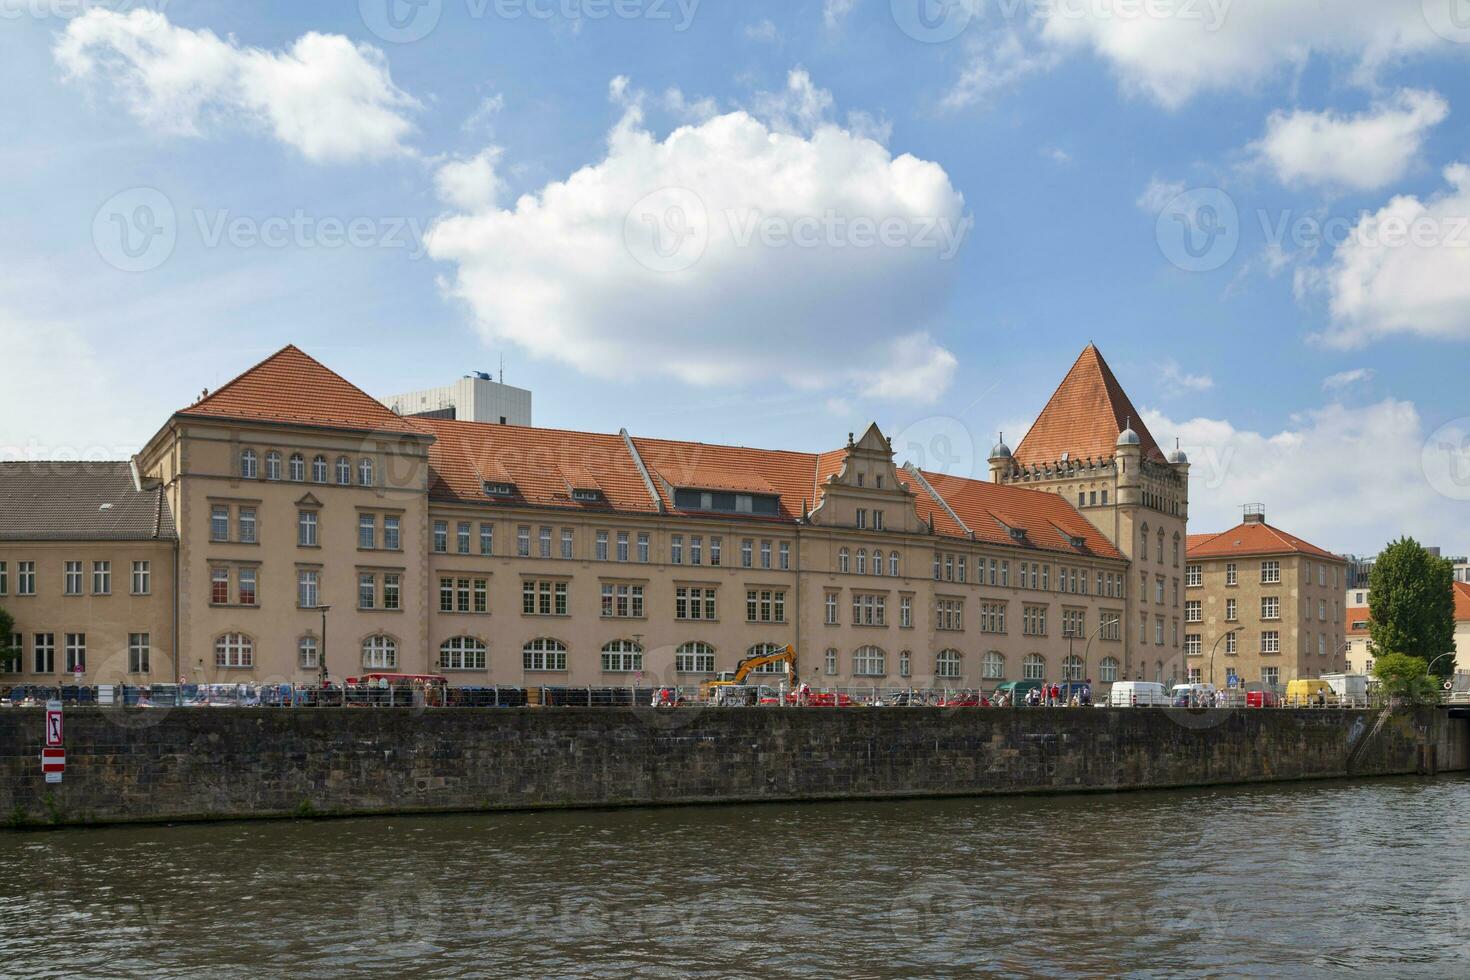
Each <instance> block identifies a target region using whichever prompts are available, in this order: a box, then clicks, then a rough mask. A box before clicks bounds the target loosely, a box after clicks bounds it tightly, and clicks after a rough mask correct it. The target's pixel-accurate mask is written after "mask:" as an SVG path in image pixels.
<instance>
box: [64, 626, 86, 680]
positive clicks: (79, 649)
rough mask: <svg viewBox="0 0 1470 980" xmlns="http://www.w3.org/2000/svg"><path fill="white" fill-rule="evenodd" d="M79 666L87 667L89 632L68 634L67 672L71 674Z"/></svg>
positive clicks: (83, 669) (84, 668)
mask: <svg viewBox="0 0 1470 980" xmlns="http://www.w3.org/2000/svg"><path fill="white" fill-rule="evenodd" d="M78 667H80V668H81V669H82V671H83V672H85V671H86V669H87V634H86V633H68V634H66V672H67V673H68V674H70V673H71V672H73V671H74V670H76V669H77V668H78Z"/></svg>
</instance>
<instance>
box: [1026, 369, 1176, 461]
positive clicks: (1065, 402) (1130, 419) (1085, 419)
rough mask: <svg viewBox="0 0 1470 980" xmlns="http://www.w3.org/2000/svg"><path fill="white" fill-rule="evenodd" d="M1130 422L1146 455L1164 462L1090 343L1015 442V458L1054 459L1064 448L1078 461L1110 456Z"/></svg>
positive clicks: (1134, 409)
mask: <svg viewBox="0 0 1470 980" xmlns="http://www.w3.org/2000/svg"><path fill="white" fill-rule="evenodd" d="M1130 424H1131V425H1132V426H1133V431H1134V432H1137V433H1138V438H1139V440H1140V441H1141V442H1142V444H1143V455H1144V457H1145V458H1147V459H1151V460H1154V461H1155V462H1159V463H1162V462H1165V458H1164V454H1163V452H1162V451H1160V449H1159V444H1158V443H1157V442H1155V441H1154V437H1153V436H1152V435H1151V434H1150V433H1149V431H1148V426H1146V425H1144V424H1143V418H1142V416H1140V415H1139V413H1138V410H1137V409H1136V408H1134V407H1133V403H1132V402H1131V401H1129V400H1128V395H1127V393H1126V392H1124V391H1123V386H1122V385H1120V384H1118V379H1117V378H1116V377H1114V376H1113V370H1112V368H1110V367H1108V362H1107V361H1104V360H1103V356H1102V353H1101V352H1100V351H1098V349H1097V347H1095V346H1094V345H1092V344H1088V345H1087V347H1086V348H1085V349H1084V350H1083V351H1082V353H1081V354H1080V355H1079V356H1078V358H1077V362H1076V363H1075V364H1073V365H1072V369H1071V370H1070V371H1068V372H1067V376H1066V377H1065V378H1063V379H1062V383H1061V384H1060V385H1058V386H1057V390H1056V392H1055V393H1053V394H1052V396H1051V400H1050V401H1048V402H1047V403H1046V407H1045V408H1044V409H1042V410H1041V414H1040V415H1038V416H1037V417H1036V422H1035V423H1034V424H1032V426H1031V430H1030V431H1029V432H1027V433H1026V438H1024V439H1022V440H1021V444H1020V445H1019V446H1017V447H1016V450H1015V453H1014V458H1015V460H1016V462H1017V463H1020V464H1021V465H1022V466H1035V465H1042V464H1046V463H1055V462H1056V461H1057V460H1059V459H1061V458H1062V455H1063V454H1064V453H1065V454H1068V455H1069V458H1071V459H1074V460H1076V459H1087V458H1088V457H1091V458H1094V459H1110V458H1112V457H1113V455H1114V454H1115V452H1116V449H1117V445H1118V436H1119V435H1120V434H1121V433H1122V431H1123V430H1124V428H1126V427H1127V426H1128V425H1130Z"/></svg>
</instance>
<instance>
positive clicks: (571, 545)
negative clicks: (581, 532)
mask: <svg viewBox="0 0 1470 980" xmlns="http://www.w3.org/2000/svg"><path fill="white" fill-rule="evenodd" d="M576 544H577V539H576V538H575V537H574V536H573V534H572V529H571V528H569V527H564V528H562V529H561V557H562V560H563V561H571V560H572V555H573V554H575V553H576Z"/></svg>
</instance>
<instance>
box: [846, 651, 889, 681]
mask: <svg viewBox="0 0 1470 980" xmlns="http://www.w3.org/2000/svg"><path fill="white" fill-rule="evenodd" d="M886 659H887V658H886V656H885V654H884V653H883V650H882V649H881V648H880V647H875V646H865V647H858V648H857V650H855V651H854V652H853V655H852V674H853V676H854V677H882V676H884V675H885V674H887V673H888V670H887V667H886V665H885V664H884V660H886Z"/></svg>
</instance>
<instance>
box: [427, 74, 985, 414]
mask: <svg viewBox="0 0 1470 980" xmlns="http://www.w3.org/2000/svg"><path fill="white" fill-rule="evenodd" d="M622 88H623V90H624V91H626V89H627V86H626V85H623V86H622ZM764 105H765V107H766V108H767V109H772V110H774V115H775V116H776V117H778V118H777V120H776V121H771V120H762V119H759V118H757V117H756V116H755V115H752V114H751V113H749V112H745V111H735V112H729V113H725V114H723V115H719V116H715V117H713V118H710V119H707V120H704V121H702V122H699V123H698V124H692V125H685V126H682V127H680V128H678V129H676V130H674V131H673V132H672V133H669V134H668V135H667V136H665V137H662V138H660V137H659V136H658V135H655V134H654V133H653V132H650V131H649V130H648V129H647V127H646V125H645V123H644V122H643V117H642V113H641V111H640V110H639V108H638V107H637V106H636V105H635V106H630V107H629V108H628V109H627V110H626V112H625V115H624V117H623V119H622V120H621V121H620V122H619V123H618V125H617V126H615V127H614V129H613V130H612V132H611V134H610V135H609V138H608V143H607V151H606V154H605V156H604V157H603V158H602V159H601V160H598V161H596V162H594V163H591V164H588V165H587V166H584V167H582V168H581V169H579V170H577V171H576V172H575V173H573V174H571V175H570V176H569V177H567V178H566V179H565V180H559V181H554V182H552V183H549V184H547V185H546V186H544V187H542V188H541V189H540V190H539V191H536V192H534V193H530V194H526V195H524V196H523V197H521V198H520V200H518V201H516V202H515V204H514V206H506V207H501V208H492V209H489V210H484V211H476V212H473V213H466V214H458V215H454V216H451V217H449V218H446V219H445V220H443V221H442V222H440V223H439V224H438V225H437V226H435V228H434V229H433V230H432V231H431V233H430V236H429V248H430V254H431V255H433V256H434V257H435V258H436V259H438V260H441V261H443V262H447V263H451V264H452V265H453V267H454V271H453V274H452V275H451V276H450V277H448V278H447V280H446V288H447V290H448V291H449V292H450V293H451V294H452V295H453V296H455V297H457V298H459V299H461V300H462V301H463V302H464V303H465V304H467V306H468V308H469V309H470V311H472V313H473V314H474V316H475V318H476V320H477V322H478V324H479V326H480V328H481V331H482V333H483V334H484V336H485V337H486V338H487V339H488V340H493V341H506V340H509V341H512V342H514V343H517V344H519V345H521V346H522V347H524V348H526V349H528V350H530V351H531V352H533V353H534V354H537V355H540V356H543V357H548V358H554V359H556V360H560V361H563V362H565V363H568V364H571V365H573V366H574V367H576V368H578V369H580V370H582V371H584V372H587V373H589V374H594V375H599V376H613V377H650V376H668V377H674V378H677V379H680V380H682V381H685V382H688V383H695V384H708V385H715V384H718V385H750V384H751V383H754V382H763V381H779V382H782V383H787V384H791V385H793V386H798V387H800V388H802V389H804V390H823V389H826V390H828V391H833V389H840V390H838V391H835V392H833V393H834V394H836V395H839V396H841V395H849V394H850V395H868V396H873V397H879V398H898V399H915V400H920V401H929V400H933V399H934V398H937V397H938V396H939V395H940V394H941V393H942V391H943V390H944V388H945V387H946V386H947V385H948V384H949V381H950V378H951V377H952V375H953V373H954V368H955V359H954V356H953V355H952V354H951V353H950V352H949V351H947V350H945V349H944V348H943V347H942V346H941V345H940V344H939V343H938V342H936V341H935V340H934V339H933V337H932V336H930V334H929V332H928V331H929V324H930V321H932V320H933V319H934V317H935V316H936V314H937V313H938V312H939V311H940V310H941V308H942V307H943V304H944V299H945V296H946V293H947V291H948V289H949V287H950V285H951V283H952V280H953V276H954V274H955V270H954V263H953V262H951V261H947V256H952V254H953V249H954V247H956V246H957V244H958V241H959V240H960V238H962V236H963V233H964V230H965V229H966V228H967V227H968V225H967V218H966V216H965V214H964V199H963V197H962V196H961V195H960V194H959V192H958V191H956V190H955V188H954V187H953V185H952V184H951V183H950V179H949V176H948V175H947V174H946V173H945V171H944V169H943V168H942V167H941V166H939V165H938V164H936V163H932V162H928V161H924V160H919V159H917V158H915V157H913V156H910V155H906V154H905V155H899V156H895V155H894V154H892V153H890V152H889V150H888V149H887V148H885V147H884V146H883V145H882V144H881V143H879V142H877V141H875V140H872V139H869V138H865V137H863V136H861V135H858V134H855V133H853V132H852V131H850V130H849V129H846V128H843V127H841V126H839V125H837V124H835V123H832V122H830V121H819V120H818V119H817V118H815V115H816V114H819V113H820V112H823V111H825V108H826V107H827V106H829V105H830V96H829V95H827V94H826V93H823V92H820V91H813V90H810V89H809V80H808V79H805V77H804V76H801V75H799V74H794V75H793V77H792V80H791V86H790V87H789V88H788V90H787V92H786V93H783V94H782V95H781V96H774V97H771V98H770V99H767V100H765V102H764ZM875 226H876V227H879V228H886V229H888V231H889V232H890V233H891V234H890V235H888V236H887V237H886V238H885V237H883V236H881V235H880V236H878V237H877V238H875V236H874V235H873V234H872V232H873V228H874V227H875ZM879 239H881V240H879Z"/></svg>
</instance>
